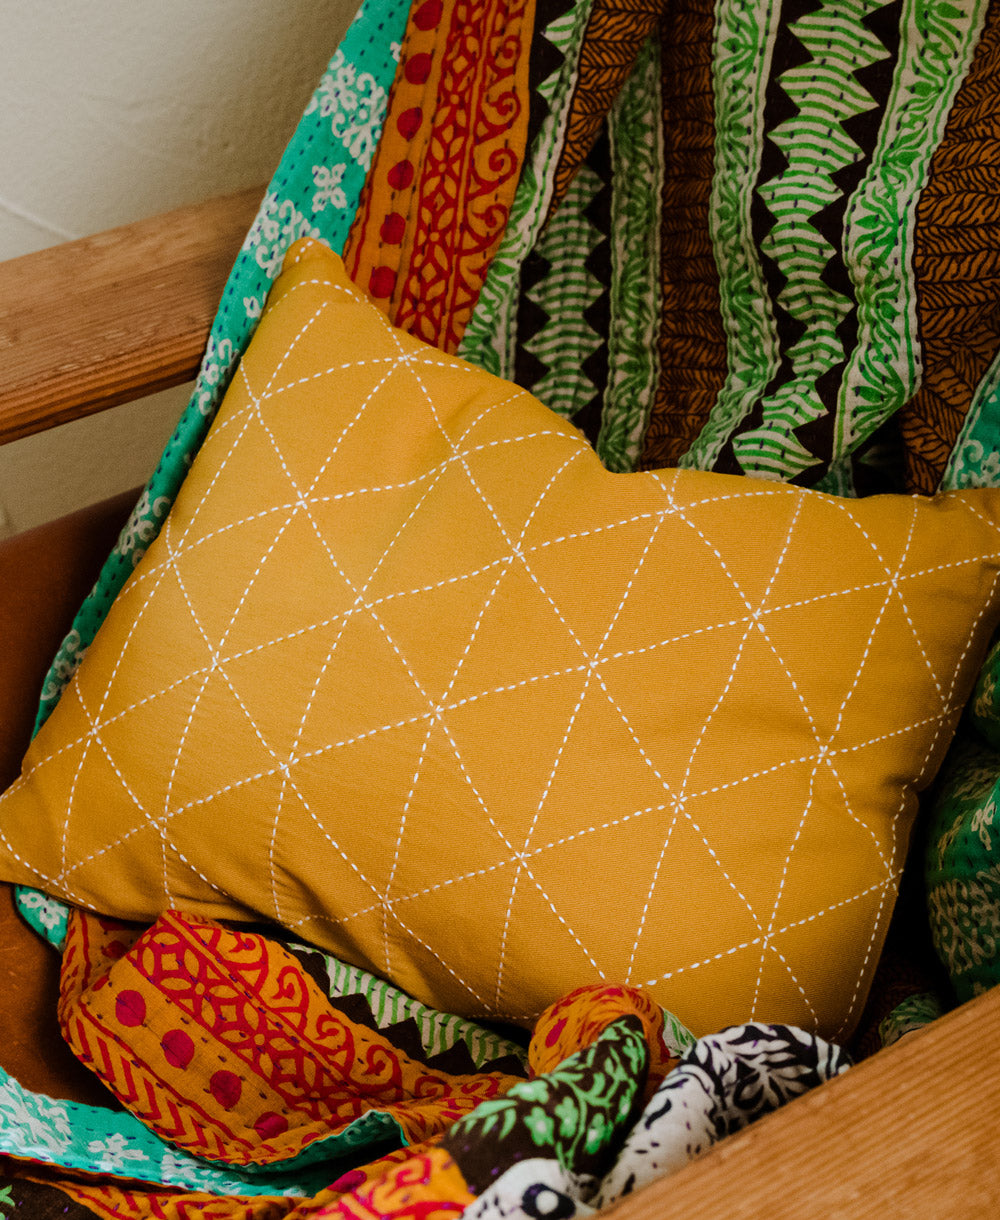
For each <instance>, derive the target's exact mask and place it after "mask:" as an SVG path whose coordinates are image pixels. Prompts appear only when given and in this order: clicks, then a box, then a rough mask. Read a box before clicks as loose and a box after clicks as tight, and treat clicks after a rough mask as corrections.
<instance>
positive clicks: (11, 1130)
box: [0, 913, 849, 1220]
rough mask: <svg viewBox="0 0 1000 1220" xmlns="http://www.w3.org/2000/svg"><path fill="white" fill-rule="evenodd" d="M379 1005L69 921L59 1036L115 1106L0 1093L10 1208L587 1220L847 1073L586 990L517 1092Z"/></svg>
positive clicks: (452, 1038) (826, 1061)
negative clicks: (502, 1214) (576, 1217)
mask: <svg viewBox="0 0 1000 1220" xmlns="http://www.w3.org/2000/svg"><path fill="white" fill-rule="evenodd" d="M181 963H183V965H181ZM321 980H325V982H321ZM331 981H332V986H331V985H330V984H331ZM345 985H346V987H347V990H346V992H345V991H344V990H343V989H344V987H345ZM327 987H329V989H330V990H331V991H332V992H333V993H334V994H333V995H332V996H331V997H329V998H325V997H324V991H325V990H326V988H327ZM373 988H374V990H373ZM378 991H379V985H378V984H377V982H376V980H373V979H366V978H364V976H362V975H360V974H359V972H357V971H347V972H346V973H345V971H344V968H343V967H341V966H340V965H339V964H337V963H335V962H331V961H330V960H329V959H325V958H323V957H322V956H321V955H319V954H316V953H315V952H314V951H311V950H309V949H307V948H306V947H304V946H289V947H288V948H284V947H282V946H279V945H277V944H275V943H274V942H272V941H269V940H268V939H267V938H265V937H262V936H260V935H259V934H256V933H249V932H246V931H233V930H230V929H226V928H223V927H221V926H220V925H211V924H207V923H205V922H204V921H200V920H192V919H190V918H186V917H184V916H182V915H180V914H179V913H172V914H171V915H169V916H167V917H165V918H164V919H163V920H161V921H160V923H159V925H158V926H157V927H154V928H152V929H149V930H148V931H146V932H143V933H140V932H139V930H137V929H134V928H129V927H127V926H125V925H122V924H118V923H115V922H114V921H108V920H104V921H101V920H98V919H97V918H96V917H94V916H89V915H83V914H81V915H79V916H77V917H75V919H74V927H73V929H72V935H71V941H70V946H69V948H68V950H67V954H66V964H65V967H64V998H63V1005H62V1014H61V1015H62V1021H63V1025H64V1029H65V1031H66V1033H67V1036H68V1037H69V1039H70V1041H71V1043H72V1044H73V1046H74V1049H75V1050H76V1052H77V1053H78V1054H79V1055H80V1056H81V1058H83V1059H84V1061H85V1062H87V1063H88V1064H89V1065H90V1066H92V1067H94V1068H95V1069H96V1070H97V1071H98V1072H99V1074H100V1075H101V1077H102V1079H104V1081H105V1082H106V1083H107V1084H108V1086H109V1087H110V1088H111V1089H112V1090H113V1091H114V1093H115V1094H116V1096H117V1099H118V1100H119V1101H120V1102H121V1103H122V1104H123V1105H124V1106H125V1107H126V1111H125V1112H120V1111H113V1110H106V1109H99V1108H97V1107H87V1106H79V1105H76V1106H74V1105H71V1104H69V1103H65V1102H60V1101H57V1100H55V1099H46V1098H40V1097H35V1096H32V1095H30V1094H26V1093H25V1092H24V1091H23V1090H20V1089H19V1087H18V1086H17V1085H16V1084H15V1083H14V1082H12V1081H9V1080H7V1081H3V1082H0V1115H2V1116H3V1122H2V1124H0V1151H2V1152H3V1153H5V1154H7V1155H8V1156H16V1157H17V1158H19V1161H20V1164H18V1165H17V1166H15V1165H13V1164H12V1163H10V1164H8V1165H7V1167H6V1169H0V1199H4V1200H6V1201H7V1202H9V1203H13V1204H16V1205H19V1206H22V1207H29V1206H33V1205H34V1204H35V1203H37V1204H38V1205H39V1208H41V1207H42V1206H43V1205H44V1206H46V1207H48V1206H50V1205H52V1206H55V1205H54V1204H52V1198H53V1195H54V1197H55V1198H56V1199H59V1198H62V1199H63V1203H62V1205H61V1206H59V1207H57V1208H56V1210H55V1211H54V1213H53V1214H55V1215H59V1216H62V1215H64V1214H65V1215H72V1216H76V1215H77V1214H79V1215H88V1216H89V1215H91V1214H93V1213H96V1214H97V1215H99V1216H107V1217H112V1216H114V1217H119V1218H121V1217H129V1216H131V1217H134V1218H135V1220H140V1218H142V1220H146V1218H148V1217H152V1216H161V1215H162V1216H174V1217H181V1216H188V1215H192V1216H193V1215H198V1216H202V1215H204V1216H209V1217H216V1218H218V1220H223V1218H225V1220H233V1218H235V1217H241V1218H243V1220H247V1218H252V1220H278V1218H279V1217H282V1218H287V1220H294V1218H296V1217H298V1218H299V1220H304V1218H305V1217H306V1216H310V1217H315V1216H324V1215H326V1216H349V1215H350V1216H353V1215H357V1214H358V1213H359V1211H360V1212H361V1213H363V1214H368V1215H385V1216H394V1215H398V1216H414V1215H416V1214H418V1213H419V1214H425V1213H426V1212H427V1211H428V1210H431V1211H436V1212H441V1213H448V1212H450V1213H451V1214H454V1213H457V1212H458V1211H460V1210H461V1209H462V1208H463V1207H465V1206H467V1205H474V1206H476V1207H477V1208H481V1209H482V1214H483V1215H484V1216H487V1215H492V1214H495V1208H496V1207H497V1206H498V1201H500V1200H504V1201H505V1202H504V1204H503V1205H504V1206H505V1207H506V1206H509V1205H510V1203H511V1200H512V1199H513V1197H514V1196H515V1195H517V1196H518V1197H519V1198H522V1199H527V1200H529V1204H528V1205H526V1207H525V1214H526V1215H530V1214H532V1213H531V1211H530V1201H532V1200H536V1201H537V1199H538V1196H539V1194H540V1193H542V1192H543V1191H552V1190H555V1191H556V1192H557V1193H560V1192H561V1193H563V1194H565V1195H566V1197H567V1198H572V1200H573V1201H574V1206H575V1207H577V1208H579V1214H586V1213H587V1209H588V1208H589V1207H591V1206H594V1207H596V1206H601V1205H603V1204H606V1203H607V1202H610V1201H611V1200H612V1199H614V1198H617V1197H620V1196H621V1195H623V1194H625V1193H628V1192H629V1191H631V1190H632V1189H637V1188H638V1186H639V1185H641V1183H642V1182H643V1181H645V1180H648V1179H649V1178H650V1176H653V1175H656V1174H660V1173H664V1172H669V1171H670V1170H671V1169H673V1168H676V1167H677V1166H678V1165H679V1164H681V1163H683V1162H684V1161H686V1160H687V1159H688V1158H689V1157H690V1156H694V1155H698V1154H699V1153H700V1152H702V1151H704V1150H705V1149H707V1148H708V1147H709V1146H711V1145H712V1144H713V1143H715V1142H717V1140H719V1139H720V1138H722V1137H723V1136H724V1135H725V1134H727V1133H728V1132H730V1131H733V1130H736V1129H738V1128H739V1127H741V1126H743V1125H745V1124H746V1123H747V1122H750V1121H753V1120H754V1119H755V1118H756V1117H758V1116H760V1115H761V1114H763V1113H766V1112H767V1111H768V1110H770V1109H773V1108H775V1107H776V1106H778V1105H781V1104H783V1103H784V1102H785V1101H786V1100H789V1099H791V1098H792V1097H794V1096H797V1095H798V1094H799V1093H801V1092H803V1091H805V1090H806V1089H808V1088H811V1087H813V1086H814V1085H816V1084H818V1083H821V1082H822V1081H824V1080H827V1079H829V1078H831V1077H832V1076H834V1075H837V1074H839V1073H840V1072H842V1071H844V1070H845V1069H846V1067H847V1066H848V1062H849V1061H848V1059H847V1057H846V1055H845V1054H844V1053H843V1052H842V1051H840V1050H838V1049H837V1048H835V1047H831V1046H829V1045H828V1044H826V1043H824V1042H822V1041H820V1040H818V1039H816V1038H814V1037H813V1036H811V1035H807V1034H805V1033H804V1032H802V1031H796V1030H789V1029H781V1028H767V1027H761V1026H747V1027H741V1028H738V1029H733V1030H728V1031H724V1032H723V1033H722V1034H720V1035H717V1036H713V1037H711V1038H707V1039H703V1040H702V1041H700V1042H697V1043H696V1042H694V1040H693V1039H692V1038H691V1036H690V1035H689V1034H687V1032H686V1031H684V1030H683V1028H682V1027H680V1026H679V1024H678V1023H677V1022H676V1020H675V1019H673V1018H671V1017H670V1016H669V1014H664V1013H663V1012H662V1011H661V1010H659V1009H658V1008H657V1007H656V1006H655V1005H651V1004H650V1002H649V1000H648V998H647V997H645V996H644V995H642V993H640V992H636V991H634V990H628V989H621V988H607V987H595V988H588V989H584V990H582V991H580V992H578V993H576V994H574V995H571V996H567V997H565V998H564V999H563V1000H561V1001H560V1002H559V1003H558V1004H556V1005H554V1006H553V1007H552V1009H550V1010H549V1011H548V1012H547V1013H546V1014H545V1015H544V1016H543V1018H542V1019H541V1020H540V1022H539V1023H538V1026H537V1027H536V1029H535V1031H534V1034H533V1036H532V1039H531V1044H530V1047H529V1050H528V1053H527V1058H528V1060H529V1062H530V1066H531V1078H530V1079H524V1078H523V1077H522V1076H521V1073H522V1072H523V1070H524V1067H523V1059H522V1054H521V1052H520V1051H518V1049H517V1048H516V1047H514V1046H513V1045H512V1044H510V1043H508V1042H505V1041H504V1040H503V1039H501V1038H498V1037H497V1035H495V1034H491V1033H490V1032H489V1031H486V1030H482V1029H476V1028H475V1027H473V1026H470V1025H468V1024H467V1023H462V1022H457V1020H456V1019H455V1018H449V1017H445V1016H444V1015H443V1014H434V1013H430V1012H427V1011H426V1010H422V1009H420V1008H419V1007H417V1006H414V1005H413V1004H412V1002H411V1001H408V1000H406V998H405V997H403V996H401V995H399V994H398V993H397V994H396V995H395V996H391V995H388V994H380V998H379V999H375V995H376V993H377V992H378ZM337 993H339V994H337ZM400 1011H408V1012H411V1013H412V1014H413V1015H412V1016H407V1017H404V1019H403V1020H401V1021H398V1020H395V1019H394V1014H395V1015H398V1014H399V1012H400ZM379 1012H381V1013H382V1016H381V1018H380V1017H379V1016H378V1015H377V1014H378V1013H379ZM477 1062H478V1063H479V1064H480V1065H481V1070H480V1069H477V1067H476V1063H477ZM456 1069H457V1070H456ZM129 1111H131V1112H129ZM359 1115H360V1118H359V1117H358V1116H359ZM401 1135H402V1136H403V1137H404V1138H405V1141H406V1146H405V1147H400V1146H398V1144H399V1139H400V1136H401ZM61 1170H72V1171H73V1172H72V1173H70V1174H66V1173H64V1172H61ZM54 1192H59V1193H57V1194H54ZM66 1196H69V1198H70V1199H71V1200H73V1201H74V1202H73V1203H70V1204H67V1203H66ZM76 1206H79V1207H80V1209H81V1210H80V1212H79V1213H77V1212H76V1211H75V1210H73V1209H74V1208H75V1207H76ZM31 1214H33V1215H34V1214H38V1215H39V1216H42V1215H46V1214H47V1213H46V1212H43V1211H41V1210H38V1211H37V1212H32V1213H31ZM474 1214H476V1213H474ZM511 1214H514V1215H516V1214H518V1213H517V1210H516V1209H515V1210H514V1211H513V1212H512V1213H511ZM567 1214H572V1213H569V1212H567Z"/></svg>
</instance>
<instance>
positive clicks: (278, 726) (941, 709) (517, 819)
mask: <svg viewBox="0 0 1000 1220" xmlns="http://www.w3.org/2000/svg"><path fill="white" fill-rule="evenodd" d="M996 512H997V504H996V496H995V495H994V494H993V493H990V492H970V493H958V494H955V495H953V496H951V497H948V498H943V499H940V500H938V501H933V502H931V501H918V500H912V499H904V498H898V499H897V498H888V497H884V498H879V499H875V500H870V501H861V502H847V501H840V500H836V499H833V498H831V497H825V496H820V495H817V494H816V493H811V492H804V491H801V490H799V489H797V488H793V487H790V486H786V485H778V484H770V483H766V482H761V481H751V480H744V479H738V478H729V477H723V476H718V475H710V474H703V473H700V472H695V471H676V470H671V471H660V472H654V473H646V474H640V475H612V474H609V473H608V472H606V471H604V470H603V469H602V468H601V466H600V464H599V463H598V462H597V460H596V458H595V456H594V454H593V453H592V451H591V450H590V449H589V448H588V447H587V445H586V443H585V442H584V440H583V439H582V437H581V436H580V435H579V434H578V433H577V432H576V431H575V430H574V429H573V428H572V427H571V426H569V425H568V424H566V423H565V422H563V421H561V420H559V419H558V418H556V417H555V416H554V415H552V414H551V413H550V412H548V411H547V410H546V409H545V408H544V407H543V406H541V405H540V404H539V403H537V402H536V401H535V400H533V399H532V398H530V396H528V395H527V394H525V393H523V392H521V391H519V390H518V389H517V388H516V387H514V386H511V385H509V384H508V383H505V382H501V381H498V380H496V379H495V378H492V377H489V376H487V375H486V374H483V373H481V372H478V371H476V370H474V369H472V368H471V367H470V366H468V365H466V364H463V363H462V362H461V361H458V360H455V359H452V358H450V357H448V356H445V355H443V354H441V353H440V352H437V351H435V350H433V349H431V348H428V347H425V346H423V345H422V344H420V343H419V342H417V341H416V340H413V339H412V338H410V337H408V336H404V335H401V334H400V333H398V332H396V331H394V330H393V329H392V328H391V327H390V326H389V325H388V324H387V323H386V321H385V319H384V317H383V316H382V315H381V314H380V313H379V312H378V311H377V310H375V309H374V308H372V307H370V306H369V305H368V304H367V303H366V302H365V300H364V298H363V297H361V296H359V295H358V294H356V293H355V291H354V289H353V288H352V287H351V286H350V284H349V282H348V281H347V279H346V276H345V274H344V272H343V268H342V266H341V265H340V263H339V260H337V259H336V258H335V257H334V256H333V255H331V254H330V253H329V252H328V251H326V250H324V249H323V248H322V247H319V246H317V245H315V244H312V245H310V244H309V243H306V244H304V245H302V246H300V247H299V248H298V249H297V250H296V252H295V255H294V256H293V258H292V259H291V265H290V266H289V267H288V268H287V269H286V272H285V274H284V275H283V277H282V279H281V280H280V281H279V282H278V285H277V286H276V288H275V290H274V292H273V294H272V297H271V300H270V303H269V306H268V309H267V311H266V314H265V317H264V320H263V321H262V324H261V327H260V330H259V331H258V334H257V336H256V338H255V339H254V342H253V344H252V346H251V348H250V350H249V352H248V353H247V355H246V357H245V359H244V362H243V364H242V366H241V368H240V371H239V374H238V375H237V377H236V379H235V383H234V386H233V388H232V389H231V390H230V392H229V395H228V396H227V399H226V402H225V404H224V406H223V408H222V410H221V412H220V414H219V417H218V420H217V422H216V424H215V425H214V427H213V430H212V432H211V433H210V435H209V438H208V440H207V441H206V443H205V446H204V448H203V450H202V452H201V454H200V455H199V457H198V459H197V460H196V462H195V464H194V466H193V468H192V470H191V473H190V476H189V478H188V480H187V482H186V483H185V486H184V488H183V490H182V492H181V495H180V497H179V498H178V500H177V503H176V505H175V507H174V509H173V511H172V513H171V515H170V518H169V520H168V522H167V524H166V526H165V528H164V530H163V532H162V533H161V535H160V538H159V539H158V540H157V542H156V543H155V544H154V545H153V546H152V547H151V548H150V550H149V552H148V554H147V555H146V557H145V558H144V560H143V562H142V563H141V565H140V566H139V568H138V569H137V571H136V573H135V574H134V576H133V578H132V580H131V581H130V583H129V584H128V585H127V586H126V588H125V589H124V591H123V592H122V594H121V596H120V597H119V599H118V602H117V603H116V605H115V607H114V608H113V610H112V613H111V615H110V616H109V618H108V621H107V623H106V625H105V627H104V628H103V629H102V631H101V633H100V635H99V637H98V639H97V640H96V641H95V643H94V645H93V648H92V649H91V653H90V655H88V657H87V660H86V662H85V664H84V665H83V666H82V667H81V670H80V672H79V675H78V677H77V679H76V681H75V682H74V685H73V687H72V688H71V689H70V691H69V692H68V693H67V694H66V696H65V697H64V698H63V701H62V703H61V704H60V706H59V708H58V710H57V711H56V713H55V715H54V716H53V717H52V718H51V720H50V721H49V723H48V724H47V725H46V727H45V729H44V730H43V732H42V733H41V734H40V735H39V737H38V739H37V740H36V742H35V744H34V745H33V747H32V749H31V752H30V753H29V755H28V758H27V759H26V763H25V770H24V774H23V777H22V779H21V780H19V781H18V782H17V784H15V785H14V787H13V788H12V789H11V790H10V791H9V792H8V793H7V794H6V795H5V797H4V798H3V799H2V803H0V844H2V849H0V858H2V868H3V872H4V874H5V875H6V876H9V877H10V878H11V879H15V880H19V881H28V882H31V883H36V884H40V885H41V886H42V887H44V888H46V889H48V890H50V891H51V892H53V893H57V894H59V895H61V896H64V897H66V898H68V899H69V900H71V901H75V902H79V903H82V904H84V905H87V906H92V907H95V908H97V909H100V910H104V911H108V912H110V913H114V914H116V915H118V916H120V917H125V918H134V919H149V918H152V917H154V916H155V915H157V914H158V913H159V912H160V911H161V910H162V909H164V908H168V907H171V906H179V907H184V908H188V909H190V910H192V911H194V912H195V913H197V914H201V915H205V916H209V917H216V918H218V917H232V918H244V919H246V918H250V919H259V918H261V917H264V918H267V919H272V920H275V921H277V922H279V923H281V924H283V925H284V926H286V927H288V928H290V929H292V930H293V931H294V932H296V933H297V934H299V935H302V936H304V937H306V938H308V939H310V940H313V941H315V942H316V943H318V944H320V945H321V946H323V947H324V948H327V949H329V950H331V951H333V952H335V953H337V954H339V955H340V956H342V957H345V958H347V959H349V960H351V961H353V962H356V963H358V964H359V965H362V966H364V967H366V968H368V969H371V970H374V971H376V972H379V973H382V974H385V975H387V976H389V977H390V978H392V979H393V980H394V981H395V982H396V983H397V984H399V985H401V986H403V987H405V988H407V989H408V990H410V991H412V992H413V993H415V994H416V995H418V996H419V997H421V998H422V999H424V1000H427V1001H429V1002H431V1003H434V1004H436V1005H437V1006H439V1007H443V1008H445V1009H449V1010H454V1011H460V1012H466V1013H469V1014H475V1015H490V1016H495V1017H504V1018H511V1019H514V1020H522V1021H528V1020H530V1019H531V1018H532V1017H533V1016H534V1015H536V1014H537V1013H538V1012H539V1011H541V1010H542V1009H543V1008H544V1007H546V1006H547V1005H548V1004H549V1003H550V1002H551V1001H552V1000H554V999H556V998H557V997H558V996H559V995H561V994H563V993H564V992H566V991H569V990H570V989H572V988H573V987H576V986H579V985H580V984H582V983H585V982H588V981H597V980H603V981H607V982H612V983H623V984H634V985H640V986H643V987H647V988H649V989H650V990H651V991H652V993H653V994H654V996H656V997H657V998H660V999H661V1000H662V1001H663V1002H664V1003H665V1004H667V1005H668V1006H669V1007H670V1008H671V1009H672V1010H673V1011H675V1012H678V1013H679V1014H680V1016H681V1017H682V1019H683V1020H684V1021H685V1022H686V1023H687V1024H689V1025H690V1026H691V1027H692V1028H693V1029H695V1030H696V1031H705V1030H709V1029H715V1028H718V1027H721V1026H723V1025H726V1024H729V1023H731V1022H734V1021H742V1020H746V1019H755V1020H767V1021H793V1022H796V1023H798V1024H801V1025H805V1026H807V1027H811V1028H814V1029H816V1030H818V1031H820V1032H822V1033H824V1034H826V1035H827V1036H830V1035H838V1034H843V1033H844V1032H845V1030H846V1029H847V1028H848V1027H849V1026H850V1024H851V1022H852V1021H853V1020H854V1019H855V1018H856V1016H857V1014H858V1012H859V1010H860V1006H861V1004H862V1002H863V999H864V994H865V990H866V986H867V979H868V977H869V976H870V973H871V971H872V969H873V967H874V963H875V960H876V957H877V952H878V948H879V945H880V942H881V938H882V936H883V933H884V929H885V926H886V923H887V920H888V916H889V913H890V911H891V908H892V902H893V897H894V894H895V889H896V883H897V879H898V875H899V871H900V868H901V865H902V860H903V856H904V854H905V849H906V842H907V836H908V832H909V825H910V821H911V818H912V814H913V810H914V804H915V795H914V790H915V788H916V786H917V785H918V784H923V783H926V782H927V781H928V780H929V778H930V777H931V775H932V774H933V771H934V768H935V767H936V765H937V762H938V761H939V760H940V757H941V754H942V752H943V750H944V748H945V747H946V744H947V741H948V738H949V736H950V733H951V730H952V728H953V726H954V722H955V719H956V717H957V715H958V713H959V711H960V708H961V705H962V701H963V699H964V697H965V695H966V693H967V688H968V685H969V682H970V681H971V676H972V674H973V672H974V666H975V662H976V659H977V656H978V655H979V654H981V652H982V649H983V647H984V646H985V641H986V638H987V636H988V633H989V630H990V628H991V624H992V619H993V617H995V612H994V609H993V602H994V600H995V598H994V585H995V582H996V573H997V566H998V556H1000V540H998V532H997V526H996V521H995V517H996Z"/></svg>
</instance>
